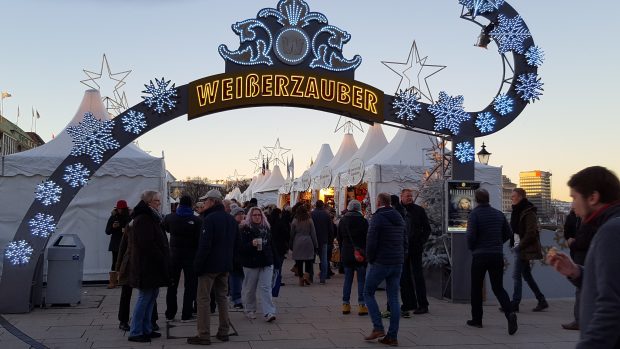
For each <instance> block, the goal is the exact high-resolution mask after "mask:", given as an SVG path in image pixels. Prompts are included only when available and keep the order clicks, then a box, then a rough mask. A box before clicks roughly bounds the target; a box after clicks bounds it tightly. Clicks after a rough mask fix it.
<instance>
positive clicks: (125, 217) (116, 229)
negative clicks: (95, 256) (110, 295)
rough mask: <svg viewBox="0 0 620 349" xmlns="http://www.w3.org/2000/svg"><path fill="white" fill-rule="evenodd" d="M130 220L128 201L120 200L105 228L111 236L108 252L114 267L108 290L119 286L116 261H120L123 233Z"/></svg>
mask: <svg viewBox="0 0 620 349" xmlns="http://www.w3.org/2000/svg"><path fill="white" fill-rule="evenodd" d="M130 220H131V218H129V207H127V201H125V200H118V201H117V202H116V207H114V210H112V214H111V215H110V218H108V223H107V224H106V226H105V233H106V235H110V244H109V245H108V251H110V252H112V267H110V283H109V284H108V288H115V287H116V286H117V284H118V273H117V272H118V270H115V267H116V260H117V259H118V247H119V246H120V244H121V238H122V237H123V231H124V230H125V227H126V226H127V223H129V221H130Z"/></svg>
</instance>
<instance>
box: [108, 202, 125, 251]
mask: <svg viewBox="0 0 620 349" xmlns="http://www.w3.org/2000/svg"><path fill="white" fill-rule="evenodd" d="M130 220H131V218H129V215H128V214H127V215H124V214H122V213H121V212H120V210H118V209H114V210H112V214H111V215H110V218H108V223H107V224H106V226H105V233H106V235H110V243H109V244H108V251H112V252H118V246H119V245H120V243H121V238H122V237H123V229H124V228H125V226H126V225H127V223H129V221H130ZM114 222H118V227H116V228H114V227H113V225H114Z"/></svg>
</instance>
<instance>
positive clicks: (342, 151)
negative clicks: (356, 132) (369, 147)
mask: <svg viewBox="0 0 620 349" xmlns="http://www.w3.org/2000/svg"><path fill="white" fill-rule="evenodd" d="M357 150H358V148H357V143H355V138H353V134H352V133H345V135H344V137H343V138H342V143H340V148H338V151H337V152H336V155H334V157H333V158H332V159H331V161H330V162H329V163H328V164H327V165H325V167H324V168H327V170H329V171H331V176H332V183H331V186H333V185H334V180H335V178H336V176H337V172H336V170H337V169H338V168H340V167H341V166H343V165H344V164H348V163H349V162H350V161H351V159H352V156H353V154H355V153H356V152H357ZM322 170H323V168H321V171H322ZM321 171H319V175H318V176H316V177H313V178H312V185H311V188H312V189H314V190H319V189H321V185H320V183H319V178H320V175H321Z"/></svg>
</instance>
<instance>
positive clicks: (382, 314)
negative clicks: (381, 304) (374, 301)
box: [381, 310, 390, 319]
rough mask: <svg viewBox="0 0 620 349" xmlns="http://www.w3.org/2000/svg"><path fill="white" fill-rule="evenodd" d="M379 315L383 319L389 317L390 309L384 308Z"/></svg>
mask: <svg viewBox="0 0 620 349" xmlns="http://www.w3.org/2000/svg"><path fill="white" fill-rule="evenodd" d="M381 317H382V318H384V319H389V318H390V311H389V310H386V311H383V312H381Z"/></svg>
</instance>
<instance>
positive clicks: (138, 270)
mask: <svg viewBox="0 0 620 349" xmlns="http://www.w3.org/2000/svg"><path fill="white" fill-rule="evenodd" d="M132 217H133V222H132V224H133V231H132V233H131V234H129V235H128V246H129V253H130V255H129V257H130V259H129V273H128V284H129V286H131V287H132V288H138V289H151V288H159V287H164V286H168V285H169V284H170V278H169V274H168V268H169V265H170V261H169V259H170V257H169V252H168V251H169V247H168V239H167V238H166V234H165V233H164V231H163V230H162V228H161V218H160V216H159V214H158V213H157V212H155V211H154V210H153V209H151V207H149V206H148V205H147V204H146V203H145V202H144V201H140V203H138V205H137V206H136V207H135V208H134V210H133V213H132Z"/></svg>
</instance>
